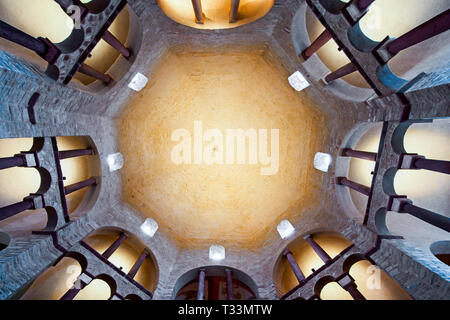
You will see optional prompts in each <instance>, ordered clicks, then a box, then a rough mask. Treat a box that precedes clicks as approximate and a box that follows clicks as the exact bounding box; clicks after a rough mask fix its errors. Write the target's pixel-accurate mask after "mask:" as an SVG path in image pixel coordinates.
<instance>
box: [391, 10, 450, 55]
mask: <svg viewBox="0 0 450 320" xmlns="http://www.w3.org/2000/svg"><path fill="white" fill-rule="evenodd" d="M448 29H450V9H449V10H447V11H444V12H442V13H441V14H439V15H437V16H436V17H434V18H432V19H431V20H428V21H427V22H425V23H422V24H421V25H420V26H418V27H416V28H414V29H412V30H411V31H409V32H407V33H405V34H404V35H402V36H400V37H398V38H397V39H395V40H393V41H390V42H389V43H388V44H387V45H386V49H387V51H388V52H389V53H390V54H391V55H392V56H394V55H396V54H397V53H399V52H400V51H402V50H405V49H407V48H409V47H412V46H414V45H416V44H418V43H420V42H422V41H425V40H427V39H430V38H432V37H434V36H437V35H438V34H440V33H443V32H445V31H447V30H448Z"/></svg>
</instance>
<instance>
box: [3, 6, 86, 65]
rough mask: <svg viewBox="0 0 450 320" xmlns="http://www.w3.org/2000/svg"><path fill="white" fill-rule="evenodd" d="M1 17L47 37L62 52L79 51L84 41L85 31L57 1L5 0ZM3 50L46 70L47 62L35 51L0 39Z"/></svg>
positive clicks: (16, 26)
mask: <svg viewBox="0 0 450 320" xmlns="http://www.w3.org/2000/svg"><path fill="white" fill-rule="evenodd" d="M0 20H2V21H4V22H6V23H8V24H10V25H12V26H13V27H15V28H17V29H19V30H22V31H24V32H25V33H27V34H29V35H31V36H33V37H35V38H37V37H42V38H48V39H49V40H50V41H51V42H52V43H54V44H55V46H56V47H57V48H58V49H59V50H61V52H63V53H71V52H74V51H76V50H77V49H78V48H79V47H80V46H81V44H82V43H83V41H84V30H83V29H82V28H81V29H77V28H76V26H75V24H74V21H73V20H72V19H71V18H70V17H69V15H68V14H67V13H65V12H64V10H63V9H62V8H61V7H60V6H59V5H58V3H56V1H54V0H34V1H28V0H3V1H2V2H1V3H0ZM0 50H3V51H6V52H9V53H11V54H13V55H15V56H18V57H21V58H23V59H25V60H28V61H30V62H31V63H33V64H35V65H36V66H38V67H39V68H40V69H41V70H42V71H45V69H46V67H47V62H45V61H44V60H43V59H41V58H40V57H39V56H38V55H37V54H36V53H34V52H33V51H31V50H29V49H26V48H23V47H21V46H19V45H17V44H15V43H12V42H9V41H7V40H4V39H1V38H0Z"/></svg>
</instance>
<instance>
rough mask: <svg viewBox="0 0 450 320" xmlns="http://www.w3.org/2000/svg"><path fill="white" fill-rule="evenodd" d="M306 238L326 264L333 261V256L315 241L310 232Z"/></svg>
mask: <svg viewBox="0 0 450 320" xmlns="http://www.w3.org/2000/svg"><path fill="white" fill-rule="evenodd" d="M304 239H305V240H306V241H307V242H308V243H309V245H310V246H311V248H312V249H313V250H314V252H315V253H316V254H317V255H318V256H319V257H320V259H322V261H323V262H324V263H325V264H328V263H330V262H331V260H332V259H331V257H330V256H329V255H328V253H326V252H325V250H323V249H322V247H321V246H319V244H318V243H317V242H315V241H314V239H313V238H312V236H311V235H310V234H309V235H307V236H305V237H304Z"/></svg>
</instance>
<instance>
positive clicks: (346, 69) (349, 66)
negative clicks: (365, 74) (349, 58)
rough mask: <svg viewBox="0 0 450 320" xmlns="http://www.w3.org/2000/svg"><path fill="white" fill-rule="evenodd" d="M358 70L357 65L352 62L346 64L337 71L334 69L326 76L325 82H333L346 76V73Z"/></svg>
mask: <svg viewBox="0 0 450 320" xmlns="http://www.w3.org/2000/svg"><path fill="white" fill-rule="evenodd" d="M356 70H358V69H357V68H356V67H355V65H354V64H353V63H352V62H350V63H348V64H346V65H345V66H343V67H341V68H339V69H337V70H336V71H333V72H332V73H330V74H329V75H327V76H326V77H325V82H326V83H327V84H328V83H330V82H333V81H334V80H337V79H339V78H342V77H345V76H346V75H349V74H350V73H353V72H355V71H356Z"/></svg>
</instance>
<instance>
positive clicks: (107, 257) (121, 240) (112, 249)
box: [102, 232, 127, 259]
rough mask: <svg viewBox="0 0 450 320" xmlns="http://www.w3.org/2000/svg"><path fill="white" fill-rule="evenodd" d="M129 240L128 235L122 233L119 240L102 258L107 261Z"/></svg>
mask: <svg viewBox="0 0 450 320" xmlns="http://www.w3.org/2000/svg"><path fill="white" fill-rule="evenodd" d="M126 239H127V235H126V234H125V233H123V232H122V233H121V234H120V235H119V238H118V239H117V240H116V241H114V242H113V244H112V245H111V246H110V247H109V248H108V249H106V251H105V252H103V254H102V256H103V257H104V258H105V259H109V257H111V256H112V255H113V253H114V252H115V251H116V250H117V249H118V248H119V247H120V245H121V244H122V243H123V242H124V241H125V240H126Z"/></svg>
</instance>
